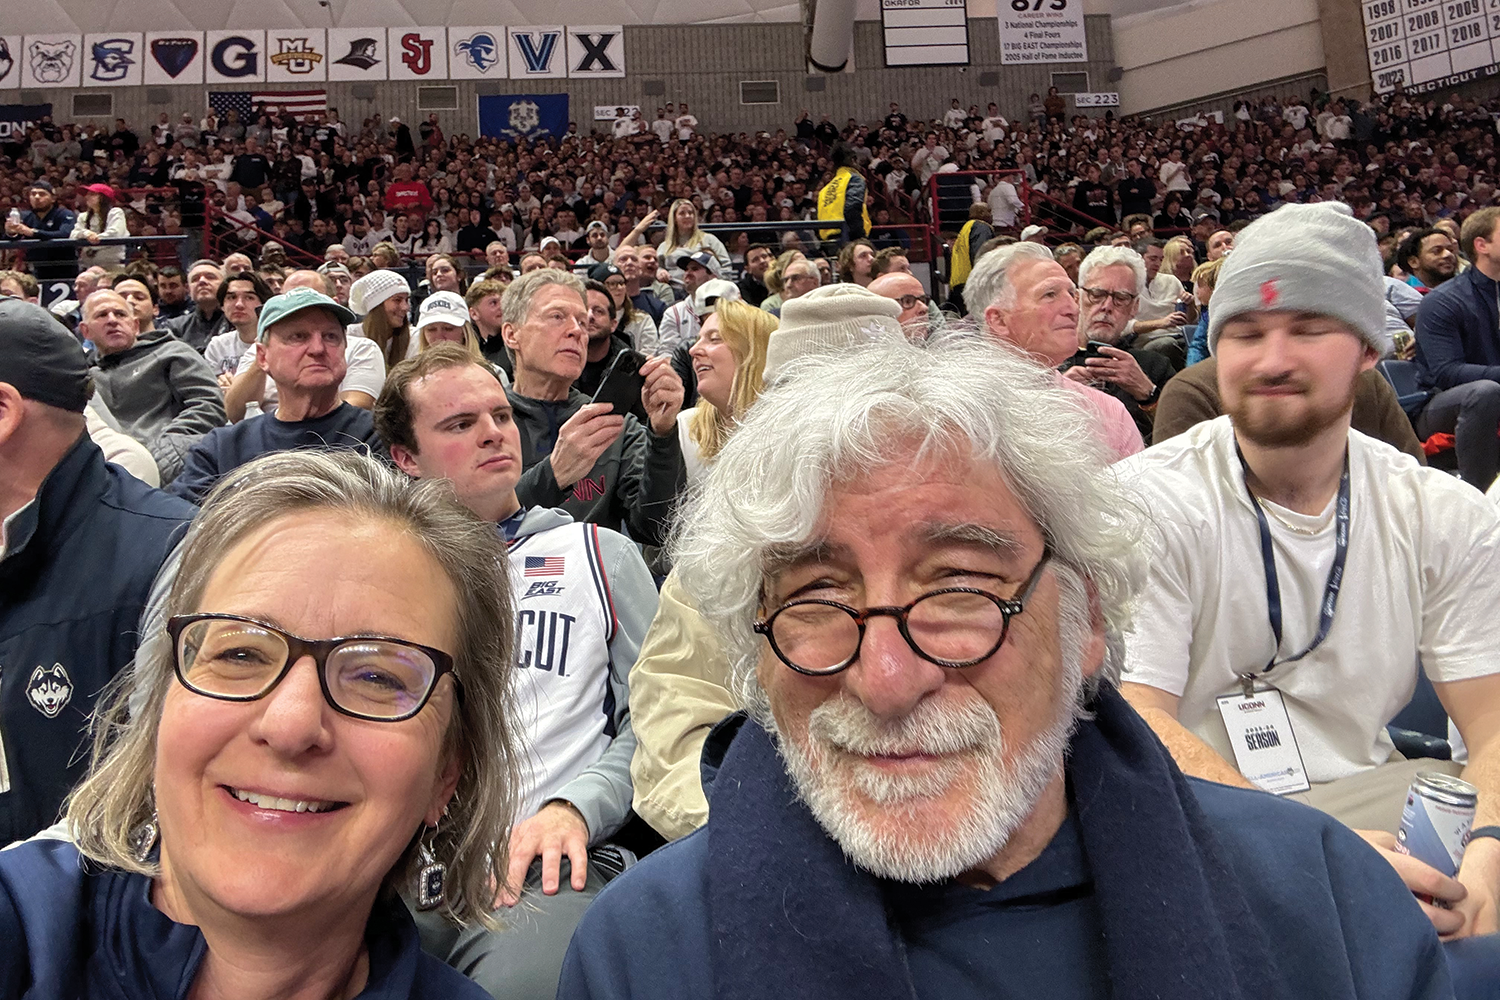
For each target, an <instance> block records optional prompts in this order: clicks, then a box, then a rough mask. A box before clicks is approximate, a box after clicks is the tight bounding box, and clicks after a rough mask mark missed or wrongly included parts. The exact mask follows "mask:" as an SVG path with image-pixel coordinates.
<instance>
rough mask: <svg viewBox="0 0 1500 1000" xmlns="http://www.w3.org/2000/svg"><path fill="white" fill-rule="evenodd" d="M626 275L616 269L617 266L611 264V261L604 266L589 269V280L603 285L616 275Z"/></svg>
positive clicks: (603, 264) (598, 265)
mask: <svg viewBox="0 0 1500 1000" xmlns="http://www.w3.org/2000/svg"><path fill="white" fill-rule="evenodd" d="M624 273H625V272H623V271H621V270H620V269H619V268H618V267H615V265H613V264H611V263H610V262H609V261H605V262H604V263H602V264H595V265H594V266H593V267H591V268H589V280H590V281H597V282H599V283H600V284H601V285H602V284H603V283H604V282H606V281H608V280H609V279H610V278H613V277H614V276H615V275H617V274H624Z"/></svg>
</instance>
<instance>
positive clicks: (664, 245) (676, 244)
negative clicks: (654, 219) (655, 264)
mask: <svg viewBox="0 0 1500 1000" xmlns="http://www.w3.org/2000/svg"><path fill="white" fill-rule="evenodd" d="M679 205H686V206H687V207H689V208H691V209H692V210H693V231H692V232H690V233H683V232H680V231H679V230H678V228H677V208H678V206H679ZM702 221H703V219H702V213H701V212H699V211H698V206H697V205H694V204H693V203H692V202H691V201H689V200H688V199H687V198H678V199H677V200H676V201H674V202H672V207H671V209H669V210H668V211H667V236H666V239H664V240H662V241H661V255H662V257H664V258H665V257H666V256H667V254H669V253H671V252H672V251H673V250H677V249H680V248H682V247H695V246H701V245H702V243H703V230H702V229H700V228H699V223H700V222H702Z"/></svg>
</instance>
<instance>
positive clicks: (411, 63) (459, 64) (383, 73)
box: [0, 24, 625, 90]
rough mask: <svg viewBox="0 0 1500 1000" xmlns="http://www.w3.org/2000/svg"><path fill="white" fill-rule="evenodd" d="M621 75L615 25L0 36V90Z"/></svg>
mask: <svg viewBox="0 0 1500 1000" xmlns="http://www.w3.org/2000/svg"><path fill="white" fill-rule="evenodd" d="M624 75H625V31H624V28H623V27H621V26H620V25H618V24H588V25H556V24H550V25H529V26H528V25H484V26H475V27H402V28H390V27H386V28H285V29H279V28H272V29H269V30H261V29H255V30H239V29H221V30H216V31H148V32H132V31H103V32H90V33H89V34H87V35H83V34H78V35H68V34H45V35H0V90H6V89H19V88H20V87H23V86H24V87H93V86H109V87H135V86H142V85H144V86H162V85H168V84H203V83H220V84H225V83H228V84H233V83H322V82H325V81H359V80H507V79H508V80H539V79H540V80H548V79H551V80H561V79H580V78H591V77H593V78H618V77H623V76H624Z"/></svg>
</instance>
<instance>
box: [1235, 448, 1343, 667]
mask: <svg viewBox="0 0 1500 1000" xmlns="http://www.w3.org/2000/svg"><path fill="white" fill-rule="evenodd" d="M1234 450H1235V454H1236V455H1238V456H1239V459H1240V468H1241V469H1242V470H1244V473H1245V492H1246V493H1249V494H1250V506H1251V507H1253V508H1254V509H1255V519H1256V520H1257V521H1258V522H1259V523H1260V557H1261V560H1262V561H1263V562H1264V564H1265V569H1266V609H1267V612H1268V614H1269V615H1270V618H1271V634H1272V635H1274V636H1275V637H1276V650H1280V649H1281V584H1280V582H1279V581H1278V580H1277V578H1276V557H1275V553H1274V552H1273V551H1272V548H1271V523H1270V522H1269V521H1268V520H1266V512H1265V511H1264V510H1263V509H1262V508H1261V505H1260V502H1259V501H1258V500H1256V498H1255V493H1254V492H1253V491H1251V489H1250V467H1249V466H1248V465H1247V464H1245V456H1244V453H1243V452H1241V451H1240V449H1239V446H1238V445H1235V449H1234ZM1348 557H1349V452H1348V451H1347V450H1345V452H1344V473H1343V475H1342V476H1340V477H1339V495H1338V501H1337V506H1336V508H1335V510H1334V548H1333V566H1332V567H1330V568H1329V570H1328V582H1327V583H1326V584H1325V585H1324V587H1323V600H1322V601H1321V602H1320V603H1319V606H1318V633H1317V635H1315V636H1313V640H1312V642H1311V643H1309V644H1308V647H1307V648H1306V649H1304V650H1303V651H1302V652H1300V653H1298V654H1297V655H1295V656H1288V657H1287V658H1286V659H1284V660H1277V659H1276V650H1273V651H1272V653H1271V661H1270V662H1269V663H1267V664H1266V666H1265V669H1264V670H1262V671H1261V672H1262V673H1267V672H1269V671H1270V670H1271V668H1272V667H1279V666H1281V665H1282V664H1284V663H1295V662H1296V661H1298V660H1300V659H1302V658H1303V657H1304V656H1306V655H1307V654H1308V653H1311V652H1312V651H1313V650H1315V649H1317V648H1318V646H1320V645H1322V643H1323V640H1324V639H1326V638H1328V632H1329V630H1330V629H1332V628H1333V612H1334V609H1335V608H1337V607H1338V603H1339V587H1341V586H1342V585H1343V582H1344V562H1345V560H1347V559H1348ZM1252 679H1253V678H1252V676H1251V675H1250V674H1242V675H1241V677H1240V680H1241V682H1242V683H1243V684H1244V686H1245V687H1247V688H1248V687H1250V682H1251V680H1252ZM1248 696H1249V692H1248V691H1247V692H1246V697H1248Z"/></svg>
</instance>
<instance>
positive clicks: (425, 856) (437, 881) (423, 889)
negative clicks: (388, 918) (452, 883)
mask: <svg viewBox="0 0 1500 1000" xmlns="http://www.w3.org/2000/svg"><path fill="white" fill-rule="evenodd" d="M436 835H437V827H435V826H432V827H428V828H427V830H426V831H425V832H424V833H423V835H422V841H421V844H420V845H419V846H418V848H417V858H418V860H420V861H421V862H422V869H421V871H420V872H418V873H417V909H419V910H435V909H437V908H438V907H439V906H442V905H443V898H444V896H445V895H446V891H447V887H446V882H447V880H448V866H447V865H445V864H443V863H442V862H441V861H439V860H438V859H437V858H436V857H435V856H434V855H433V853H432V846H431V843H432V838H433V837H435V836H436Z"/></svg>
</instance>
